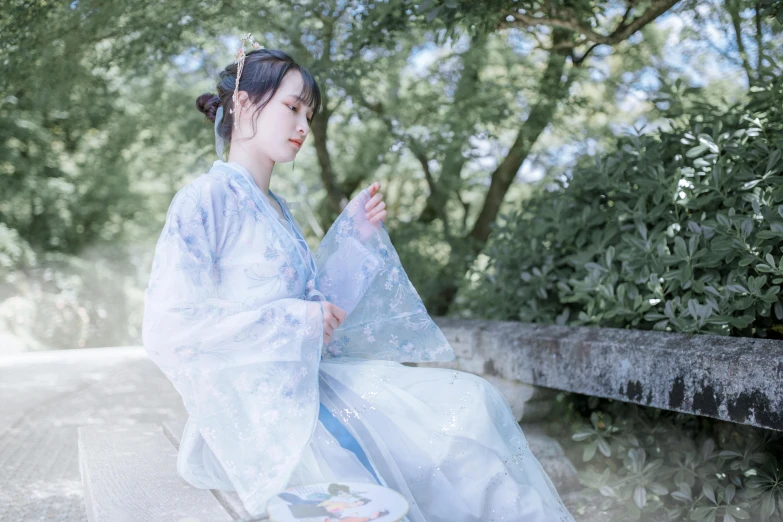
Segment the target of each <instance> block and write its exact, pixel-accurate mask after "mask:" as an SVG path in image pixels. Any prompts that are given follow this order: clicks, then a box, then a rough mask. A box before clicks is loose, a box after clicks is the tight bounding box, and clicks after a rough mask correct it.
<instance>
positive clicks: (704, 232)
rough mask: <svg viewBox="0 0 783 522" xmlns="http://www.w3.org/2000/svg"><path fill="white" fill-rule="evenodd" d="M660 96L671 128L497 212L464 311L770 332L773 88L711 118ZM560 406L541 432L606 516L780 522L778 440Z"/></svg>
mask: <svg viewBox="0 0 783 522" xmlns="http://www.w3.org/2000/svg"><path fill="white" fill-rule="evenodd" d="M668 101H669V107H670V109H669V110H670V111H672V112H673V113H674V116H675V117H674V118H673V119H672V120H671V126H670V128H669V129H666V130H658V131H656V132H654V133H650V134H645V135H636V136H627V137H623V138H621V139H619V140H618V144H617V149H616V150H615V151H613V152H612V153H610V154H608V155H604V156H602V157H598V158H589V157H585V158H583V159H582V160H581V161H580V162H579V163H578V165H577V167H576V168H575V170H574V172H573V175H572V176H571V179H569V180H568V181H560V182H559V187H558V188H557V189H555V190H553V191H546V190H539V192H538V193H537V195H536V196H535V197H533V198H532V199H530V200H529V201H528V202H526V203H525V207H524V208H522V209H520V210H519V211H517V212H515V213H513V214H512V215H509V216H506V217H507V219H506V220H505V223H504V224H502V225H501V226H499V227H498V228H497V229H496V230H495V231H494V233H493V236H492V238H491V239H490V242H489V244H488V245H487V248H486V249H485V251H484V254H485V255H486V256H487V263H486V268H484V269H478V268H476V269H475V270H474V272H473V274H471V278H470V279H471V281H473V282H474V284H473V285H472V286H471V287H469V288H466V289H463V292H462V294H461V296H460V299H459V300H458V302H457V304H458V307H459V308H460V309H461V311H462V312H463V313H464V314H466V315H475V316H480V317H485V318H497V319H507V320H508V319H511V320H520V321H523V322H531V323H558V324H564V325H594V326H604V327H615V328H634V329H654V330H661V331H673V332H687V333H708V334H717V335H734V336H748V337H775V338H781V337H783V335H782V334H783V324H781V323H783V303H782V302H781V300H780V299H779V297H780V296H779V294H780V288H781V286H780V285H781V283H783V249H781V244H782V242H781V239H782V238H783V177H781V173H783V81H782V80H777V81H776V83H775V84H773V85H769V86H768V87H765V88H759V87H756V88H754V89H753V92H752V93H751V101H750V103H748V104H746V105H744V106H735V107H732V108H730V109H728V110H724V111H720V110H719V109H717V108H715V107H710V106H705V105H699V104H696V103H693V102H690V103H683V100H682V99H677V98H676V97H674V98H671V99H669V100H668ZM685 101H686V102H687V100H685ZM686 105H687V109H686V108H685V107H686ZM687 112H690V113H691V115H688V114H686V113H687ZM564 397H565V401H564V406H565V407H567V408H570V410H571V411H572V412H573V413H574V415H572V416H571V425H570V428H571V430H568V429H566V428H567V427H565V426H560V427H559V428H555V429H553V431H552V433H553V434H555V435H557V434H570V435H571V439H573V441H575V443H576V444H574V442H571V441H568V440H566V441H563V442H564V445H566V446H568V445H569V443H570V449H569V451H570V452H571V453H572V454H571V455H570V456H571V458H572V460H574V462H579V461H580V460H582V461H583V463H584V468H583V469H581V470H580V480H581V482H582V484H583V485H584V486H586V487H588V488H595V489H597V490H598V491H600V492H601V494H602V495H604V496H605V497H606V501H607V503H608V504H607V506H606V507H610V508H611V507H613V508H615V510H616V511H617V512H618V513H619V515H618V518H617V519H613V520H640V519H642V520H645V519H656V520H658V519H660V517H661V516H663V517H666V518H665V519H666V520H703V521H716V520H720V521H726V522H730V521H734V520H753V521H754V522H755V521H777V522H780V521H783V460H781V458H780V455H783V441H781V438H780V434H775V433H774V432H770V431H767V430H761V429H756V428H753V427H749V426H739V425H734V424H731V423H726V422H720V421H716V420H714V419H708V418H703V417H697V416H694V415H685V414H681V413H675V412H667V411H664V410H656V409H654V408H646V407H643V406H638V405H634V404H626V403H622V402H619V401H611V400H606V399H598V398H595V397H591V398H589V399H585V397H584V396H580V395H578V394H565V395H564Z"/></svg>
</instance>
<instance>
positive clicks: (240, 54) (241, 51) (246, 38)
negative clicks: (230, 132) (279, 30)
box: [229, 33, 264, 128]
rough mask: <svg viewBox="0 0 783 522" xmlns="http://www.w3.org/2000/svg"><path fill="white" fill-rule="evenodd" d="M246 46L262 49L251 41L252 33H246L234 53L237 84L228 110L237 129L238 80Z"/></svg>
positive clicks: (242, 66) (243, 62) (258, 44)
mask: <svg viewBox="0 0 783 522" xmlns="http://www.w3.org/2000/svg"><path fill="white" fill-rule="evenodd" d="M246 45H250V46H252V47H253V49H255V50H258V49H263V48H264V46H263V45H261V44H260V43H258V42H256V41H255V40H254V39H253V35H252V33H247V34H246V35H245V36H244V37H243V38H242V46H241V47H240V48H239V49H237V53H236V59H237V82H236V85H235V86H234V95H233V96H232V97H231V100H232V101H233V102H234V103H232V104H231V105H232V107H231V109H229V112H230V113H231V114H233V115H234V127H235V128H236V127H239V108H240V106H239V103H238V101H239V78H240V76H242V69H244V67H245V56H247V54H246V53H245V46H246Z"/></svg>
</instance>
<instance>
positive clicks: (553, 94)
mask: <svg viewBox="0 0 783 522" xmlns="http://www.w3.org/2000/svg"><path fill="white" fill-rule="evenodd" d="M553 33H554V34H553V44H555V45H556V44H558V43H561V42H565V41H567V40H568V39H570V34H569V31H567V30H564V29H555V30H554V31H553ZM569 52H570V49H568V48H563V49H557V50H555V51H551V53H550V55H549V61H548V63H547V67H546V70H545V71H544V74H543V76H542V77H541V81H540V82H539V85H540V87H539V89H538V91H539V93H541V96H542V97H541V99H540V100H539V102H538V103H536V105H534V106H533V108H532V109H531V111H530V115H529V117H528V118H527V120H525V123H524V124H523V125H522V127H521V128H520V129H519V132H518V133H517V137H516V140H514V144H513V145H512V146H511V149H510V150H509V153H508V155H507V156H506V158H505V159H504V160H503V162H502V163H501V164H500V165H499V166H498V168H497V169H495V172H493V173H492V181H491V184H490V186H489V190H488V191H487V195H486V197H485V199H484V206H483V207H482V209H481V212H480V213H479V216H478V218H477V219H476V222H475V224H474V226H473V230H472V231H471V232H470V233H469V234H468V235H467V236H466V237H465V238H464V239H463V240H462V241H460V242H455V243H454V244H452V251H451V255H450V256H449V261H448V263H447V265H446V266H445V267H444V268H443V269H442V270H441V272H440V274H439V276H438V282H439V285H441V287H440V289H439V291H438V293H437V295H436V296H434V297H433V298H432V299H431V300H430V302H429V303H428V305H427V308H428V309H429V310H431V313H433V314H434V315H445V314H446V313H448V309H449V307H450V306H451V303H452V302H453V301H454V297H455V296H456V294H457V290H458V289H459V286H460V282H461V281H462V278H463V276H464V274H465V272H466V271H467V269H468V268H469V267H470V265H471V264H472V263H473V261H474V260H475V259H476V256H478V254H479V252H481V249H482V248H484V245H485V244H486V242H487V239H488V238H489V234H490V231H491V225H492V223H494V222H495V219H496V218H497V215H498V213H499V211H500V206H501V204H502V203H503V198H504V197H505V195H506V192H508V189H509V187H510V186H511V183H512V182H513V181H514V177H515V176H516V173H517V172H518V171H519V168H520V167H521V166H522V163H523V162H524V161H525V158H527V156H528V154H530V150H531V149H532V148H533V145H534V144H535V143H536V141H537V140H538V137H539V136H540V135H541V133H542V132H543V130H544V129H545V128H546V126H547V125H548V124H549V122H550V121H551V120H552V117H553V116H554V114H555V111H556V110H557V106H558V104H559V102H560V101H561V100H562V99H563V98H564V97H565V96H566V95H567V93H568V85H569V81H568V80H565V81H564V80H563V72H564V70H565V64H566V57H567V56H568V54H569Z"/></svg>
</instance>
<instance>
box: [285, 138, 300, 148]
mask: <svg viewBox="0 0 783 522" xmlns="http://www.w3.org/2000/svg"><path fill="white" fill-rule="evenodd" d="M288 141H290V142H291V143H293V144H294V145H296V147H297V148H299V149H301V148H302V142H301V141H300V140H288Z"/></svg>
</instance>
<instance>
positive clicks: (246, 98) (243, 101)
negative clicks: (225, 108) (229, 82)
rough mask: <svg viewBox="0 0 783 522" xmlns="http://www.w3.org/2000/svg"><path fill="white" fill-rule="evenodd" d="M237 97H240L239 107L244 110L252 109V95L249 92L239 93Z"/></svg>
mask: <svg viewBox="0 0 783 522" xmlns="http://www.w3.org/2000/svg"><path fill="white" fill-rule="evenodd" d="M237 96H238V97H239V106H240V107H242V109H247V108H248V107H250V95H249V94H248V93H247V91H239V93H237Z"/></svg>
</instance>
